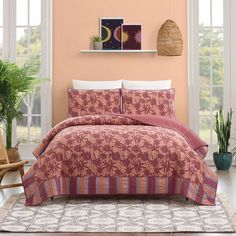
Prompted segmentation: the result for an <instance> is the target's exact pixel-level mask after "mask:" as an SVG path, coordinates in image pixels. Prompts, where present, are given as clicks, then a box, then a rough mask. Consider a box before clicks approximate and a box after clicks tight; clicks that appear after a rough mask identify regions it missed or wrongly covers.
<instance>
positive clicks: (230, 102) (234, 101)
mask: <svg viewBox="0 0 236 236" xmlns="http://www.w3.org/2000/svg"><path fill="white" fill-rule="evenodd" d="M235 20H236V1H235V0H189V18H188V21H189V22H188V25H189V27H188V30H189V125H190V127H191V128H192V129H193V130H194V131H195V132H196V133H198V134H199V135H200V137H201V138H202V139H204V140H205V141H206V142H207V143H208V144H209V152H208V155H209V161H210V160H212V158H210V157H212V155H211V154H212V152H214V151H216V150H217V140H216V135H215V132H214V122H215V119H214V116H215V114H216V111H218V110H219V109H220V107H223V109H224V110H225V111H229V109H230V107H232V109H233V111H236V93H235V92H234V90H235V89H234V88H235V86H236V85H235V84H236V80H235V77H236V65H235V62H236V60H235V54H236V47H235V38H236V28H235V26H234V22H235ZM231 131H232V136H233V137H236V116H235V112H234V116H233V122H232V130H231Z"/></svg>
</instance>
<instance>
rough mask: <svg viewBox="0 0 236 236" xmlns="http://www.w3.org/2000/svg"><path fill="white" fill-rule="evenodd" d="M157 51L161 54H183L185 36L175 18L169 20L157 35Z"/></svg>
mask: <svg viewBox="0 0 236 236" xmlns="http://www.w3.org/2000/svg"><path fill="white" fill-rule="evenodd" d="M157 51H158V55H160V56H181V55H182V52H183V37H182V33H181V30H180V28H179V27H178V25H177V24H176V23H175V22H174V21H173V20H167V21H166V22H165V23H164V24H163V25H162V26H161V28H160V30H159V32H158V36H157Z"/></svg>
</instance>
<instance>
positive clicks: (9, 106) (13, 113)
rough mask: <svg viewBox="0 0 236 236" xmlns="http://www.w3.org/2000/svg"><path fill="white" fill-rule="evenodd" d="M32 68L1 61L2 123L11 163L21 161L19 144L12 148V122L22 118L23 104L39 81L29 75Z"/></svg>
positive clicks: (0, 98)
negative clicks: (21, 109) (21, 108)
mask: <svg viewBox="0 0 236 236" xmlns="http://www.w3.org/2000/svg"><path fill="white" fill-rule="evenodd" d="M29 69H30V66H24V67H19V66H17V65H16V64H14V63H9V62H6V61H3V60H0V123H4V130H5V136H6V149H7V152H8V157H9V160H10V162H16V161H18V160H19V159H20V156H19V153H18V148H17V147H18V144H17V145H16V146H15V147H13V146H12V122H13V120H14V119H16V118H21V116H22V113H21V111H20V106H21V103H22V101H23V99H24V97H25V96H26V95H27V94H29V93H30V92H31V91H33V87H34V86H36V84H37V83H38V79H36V78H34V77H32V76H30V75H29V73H28V72H29Z"/></svg>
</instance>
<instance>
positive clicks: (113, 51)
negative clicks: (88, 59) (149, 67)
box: [80, 49, 157, 53]
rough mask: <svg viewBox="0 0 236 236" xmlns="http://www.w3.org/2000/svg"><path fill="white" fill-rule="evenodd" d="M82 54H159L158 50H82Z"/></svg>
mask: <svg viewBox="0 0 236 236" xmlns="http://www.w3.org/2000/svg"><path fill="white" fill-rule="evenodd" d="M80 52H81V53H157V50H152V49H150V50H80Z"/></svg>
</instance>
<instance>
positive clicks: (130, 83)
mask: <svg viewBox="0 0 236 236" xmlns="http://www.w3.org/2000/svg"><path fill="white" fill-rule="evenodd" d="M122 87H123V88H124V89H131V90H136V89H137V90H156V89H158V90H162V89H170V88H171V80H158V81H157V80H156V81H140V80H138V81H135V80H123V83H122Z"/></svg>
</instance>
